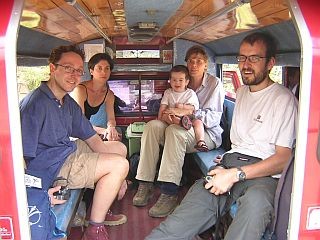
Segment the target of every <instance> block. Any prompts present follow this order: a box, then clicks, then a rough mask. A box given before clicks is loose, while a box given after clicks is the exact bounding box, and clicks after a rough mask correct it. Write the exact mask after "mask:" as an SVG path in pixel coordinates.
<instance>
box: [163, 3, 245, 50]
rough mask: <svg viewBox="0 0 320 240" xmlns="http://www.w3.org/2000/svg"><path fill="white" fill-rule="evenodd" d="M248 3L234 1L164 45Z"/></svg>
mask: <svg viewBox="0 0 320 240" xmlns="http://www.w3.org/2000/svg"><path fill="white" fill-rule="evenodd" d="M250 2H251V0H235V1H234V2H232V3H230V4H228V5H227V6H225V7H223V8H221V9H219V10H218V11H216V12H214V13H213V14H211V15H209V16H207V17H205V18H204V19H202V20H201V21H200V22H198V23H196V24H195V25H193V26H192V27H190V28H188V29H186V30H184V31H182V32H181V33H179V34H178V35H176V36H174V37H173V38H170V39H169V40H168V41H167V42H166V43H167V44H168V43H170V42H172V41H173V40H175V39H177V38H179V37H180V36H182V35H184V34H186V33H188V32H190V31H192V30H194V29H195V28H197V27H200V26H201V25H203V24H205V23H207V22H209V21H211V20H212V19H214V18H217V17H220V16H221V15H223V14H226V13H228V12H230V11H232V10H234V9H236V8H237V7H240V6H242V5H243V4H245V3H250Z"/></svg>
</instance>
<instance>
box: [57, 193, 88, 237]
mask: <svg viewBox="0 0 320 240" xmlns="http://www.w3.org/2000/svg"><path fill="white" fill-rule="evenodd" d="M83 193H84V188H83V189H72V190H71V195H70V198H69V199H68V201H66V202H65V203H64V204H58V205H55V206H54V207H53V212H54V214H55V215H56V218H57V223H56V227H57V228H58V229H59V230H61V231H63V232H65V233H66V234H67V233H68V231H69V230H70V226H71V222H72V220H73V217H74V216H75V213H76V211H77V209H78V206H79V203H80V201H81V199H82V196H83Z"/></svg>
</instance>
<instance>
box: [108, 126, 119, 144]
mask: <svg viewBox="0 0 320 240" xmlns="http://www.w3.org/2000/svg"><path fill="white" fill-rule="evenodd" d="M106 133H107V139H108V141H120V137H119V133H118V131H117V129H116V128H115V127H108V128H107V131H106Z"/></svg>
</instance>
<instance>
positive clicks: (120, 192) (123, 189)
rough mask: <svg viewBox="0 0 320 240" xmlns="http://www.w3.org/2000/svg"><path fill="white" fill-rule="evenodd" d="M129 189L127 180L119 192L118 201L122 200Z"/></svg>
mask: <svg viewBox="0 0 320 240" xmlns="http://www.w3.org/2000/svg"><path fill="white" fill-rule="evenodd" d="M127 188H128V184H127V180H124V181H123V183H122V185H121V187H120V190H119V192H118V200H121V199H122V198H123V196H124V195H125V193H126V191H127Z"/></svg>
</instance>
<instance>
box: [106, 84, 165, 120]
mask: <svg viewBox="0 0 320 240" xmlns="http://www.w3.org/2000/svg"><path fill="white" fill-rule="evenodd" d="M108 83H109V86H110V89H111V90H112V91H113V92H114V94H115V95H116V96H117V97H119V98H120V100H121V101H120V102H121V103H122V104H119V105H118V106H117V109H118V111H117V112H116V116H121V115H128V114H133V115H138V113H139V112H140V111H142V112H143V113H144V114H146V115H148V114H150V115H157V114H158V111H159V106H160V101H161V98H162V94H163V92H164V90H165V89H166V87H167V80H109V81H108ZM140 93H141V99H139V98H140V97H139V94H140Z"/></svg>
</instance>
